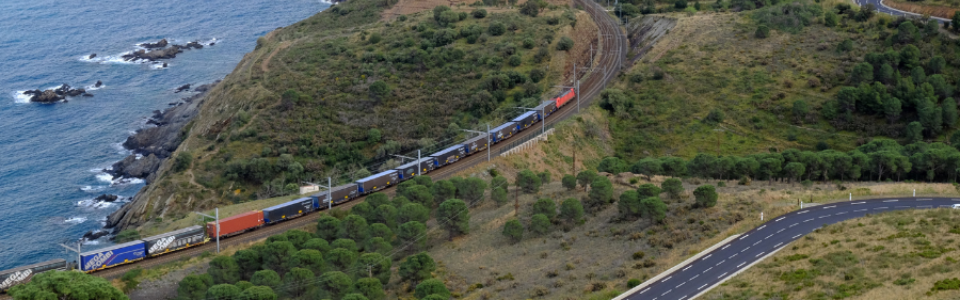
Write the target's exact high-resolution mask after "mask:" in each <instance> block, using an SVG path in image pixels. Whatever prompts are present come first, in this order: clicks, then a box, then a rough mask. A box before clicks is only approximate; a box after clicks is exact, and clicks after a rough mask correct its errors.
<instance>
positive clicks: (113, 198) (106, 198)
mask: <svg viewBox="0 0 960 300" xmlns="http://www.w3.org/2000/svg"><path fill="white" fill-rule="evenodd" d="M118 198H119V196H117V195H109V194H101V195H100V196H97V197H96V198H93V200H94V201H106V202H113V201H117V199H118Z"/></svg>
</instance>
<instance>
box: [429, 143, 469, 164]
mask: <svg viewBox="0 0 960 300" xmlns="http://www.w3.org/2000/svg"><path fill="white" fill-rule="evenodd" d="M466 154H467V152H466V150H464V147H463V145H462V144H460V145H453V146H450V147H449V148H447V149H443V150H441V151H440V152H437V153H434V154H430V157H433V158H434V159H435V160H434V162H433V163H434V165H436V166H437V168H439V167H443V166H446V165H449V164H452V163H455V162H457V161H458V160H460V158H461V157H464V156H466Z"/></svg>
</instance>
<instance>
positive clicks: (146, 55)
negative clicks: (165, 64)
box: [121, 45, 183, 61]
mask: <svg viewBox="0 0 960 300" xmlns="http://www.w3.org/2000/svg"><path fill="white" fill-rule="evenodd" d="M181 52H183V50H181V49H180V46H177V45H173V46H171V47H170V48H165V49H160V50H153V51H149V52H148V51H147V50H143V49H140V50H137V51H134V52H133V53H128V54H124V55H123V56H121V57H122V58H123V60H124V61H137V60H149V61H155V60H159V59H170V58H174V57H177V54H179V53H181Z"/></svg>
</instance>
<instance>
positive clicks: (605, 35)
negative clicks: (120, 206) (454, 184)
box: [93, 0, 627, 279]
mask: <svg viewBox="0 0 960 300" xmlns="http://www.w3.org/2000/svg"><path fill="white" fill-rule="evenodd" d="M574 2H576V3H579V4H581V5H583V7H584V10H585V11H586V12H587V13H589V14H590V16H591V18H592V19H593V21H594V23H596V24H597V27H598V31H599V32H598V34H599V35H600V39H599V41H600V44H601V45H600V48H599V49H600V50H601V51H600V52H597V55H599V56H600V59H599V63H598V66H597V67H595V68H593V70H596V71H598V72H599V73H594V74H591V73H588V74H587V75H591V76H589V77H587V79H586V80H585V81H584V82H582V83H581V85H580V91H579V94H578V95H577V98H578V99H577V100H578V101H581V103H580V105H581V106H583V107H589V106H590V104H592V103H593V101H594V98H596V97H597V96H599V95H600V92H602V91H603V89H604V88H605V87H606V86H607V84H608V83H610V81H612V80H613V79H614V78H616V77H617V73H619V72H620V68H621V67H622V64H623V56H624V55H625V54H626V51H627V49H626V47H627V43H626V37H625V36H624V35H623V32H622V31H621V30H620V26H619V25H618V24H617V21H616V20H614V19H613V18H612V17H611V16H610V14H608V13H607V12H606V10H604V9H603V8H602V7H600V5H598V4H597V3H596V2H594V1H591V0H574ZM577 112H578V111H577V105H576V103H573V102H571V103H569V104H567V105H566V106H564V107H563V108H561V109H560V110H558V111H556V112H554V113H553V114H551V115H550V117H548V118H547V119H546V120H545V121H544V122H547V123H546V125H554V124H556V123H558V122H560V121H562V120H564V119H566V118H569V117H571V116H573V115H575V114H577ZM539 133H540V132H539V131H537V130H535V129H534V128H531V129H529V130H524V131H521V132H519V133H517V134H516V135H515V136H514V137H512V138H511V139H510V140H507V141H506V142H502V143H498V144H495V145H493V146H492V147H491V149H490V150H489V151H491V152H496V153H500V151H503V150H506V148H508V147H510V146H513V145H512V144H511V143H510V141H511V140H513V141H517V140H526V139H529V138H532V137H533V136H536V135H538V134H539ZM484 161H486V155H484V154H483V153H477V154H475V155H471V156H467V157H466V158H464V159H461V160H460V161H458V162H457V163H455V164H453V165H451V166H447V167H444V168H441V169H440V170H436V171H433V172H430V174H429V175H430V176H431V177H433V178H435V179H443V178H447V177H450V176H452V175H453V174H456V173H458V172H460V171H463V170H465V169H468V168H470V167H473V166H475V165H477V164H479V163H482V162H484ZM395 188H396V187H390V188H387V189H385V190H383V191H382V192H387V193H392V192H393V191H394V189H395ZM364 198H365V197H360V198H357V199H355V200H353V201H350V202H348V203H345V204H342V205H339V206H338V207H341V208H350V207H352V206H354V205H356V204H357V203H360V202H362V201H363V199H364ZM321 215H322V214H320V213H315V214H309V215H306V216H303V217H300V218H297V219H293V220H290V221H286V222H283V223H279V224H276V225H270V226H265V227H263V228H260V229H258V230H254V231H251V232H248V233H244V234H241V235H237V236H233V237H229V238H226V239H222V240H220V244H221V248H227V247H230V246H234V245H238V244H244V243H249V242H253V241H257V240H260V239H264V238H267V237H269V236H272V235H276V234H280V233H283V232H286V231H287V230H290V229H296V228H303V227H308V226H312V225H313V224H315V223H316V221H317V219H319V218H320V216H321ZM216 250H217V244H216V243H215V242H209V243H206V244H204V245H201V246H198V247H194V248H190V249H186V250H182V251H178V252H173V253H169V254H166V255H163V256H160V257H157V258H152V259H146V260H142V261H139V262H136V263H132V264H127V265H123V266H118V267H114V268H110V269H106V270H103V271H99V272H96V273H93V274H94V275H97V276H100V277H103V278H107V279H113V278H119V277H120V276H122V275H123V273H126V272H127V271H130V270H132V269H134V268H137V267H140V268H151V267H156V266H160V265H163V264H167V263H170V262H174V261H178V260H180V259H184V258H189V257H194V256H199V255H200V254H202V253H204V252H207V251H209V252H216Z"/></svg>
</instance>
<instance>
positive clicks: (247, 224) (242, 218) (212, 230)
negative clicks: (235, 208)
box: [207, 211, 263, 238]
mask: <svg viewBox="0 0 960 300" xmlns="http://www.w3.org/2000/svg"><path fill="white" fill-rule="evenodd" d="M262 225H263V212H262V211H251V212H248V213H242V214H239V215H236V216H232V217H229V218H223V219H220V237H225V236H231V235H235V234H240V233H243V232H244V231H247V230H250V229H254V228H257V227H260V226H262ZM207 236H209V237H210V238H215V237H216V236H217V224H216V223H215V222H207Z"/></svg>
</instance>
